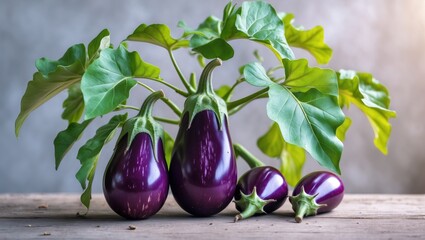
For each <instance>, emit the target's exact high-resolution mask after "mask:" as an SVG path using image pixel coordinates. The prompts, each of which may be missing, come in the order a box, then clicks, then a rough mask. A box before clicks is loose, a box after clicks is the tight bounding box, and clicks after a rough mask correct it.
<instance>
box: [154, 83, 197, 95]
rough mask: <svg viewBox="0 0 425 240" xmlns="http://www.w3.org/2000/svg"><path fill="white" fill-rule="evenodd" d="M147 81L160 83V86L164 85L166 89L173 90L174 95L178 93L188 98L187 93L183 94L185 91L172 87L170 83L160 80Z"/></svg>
mask: <svg viewBox="0 0 425 240" xmlns="http://www.w3.org/2000/svg"><path fill="white" fill-rule="evenodd" d="M149 80H152V81H155V82H158V83H161V84H163V85H165V86H167V87H169V88H171V89H173V90H174V91H175V92H176V93H178V94H180V95H182V96H183V97H188V96H189V93H187V92H185V91H183V90H181V89H180V88H178V87H176V86H174V85H173V84H170V83H168V82H165V81H162V80H159V79H149Z"/></svg>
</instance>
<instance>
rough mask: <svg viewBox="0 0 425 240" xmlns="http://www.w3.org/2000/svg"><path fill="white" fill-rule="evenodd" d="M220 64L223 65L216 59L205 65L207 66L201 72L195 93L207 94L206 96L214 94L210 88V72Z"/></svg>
mask: <svg viewBox="0 0 425 240" xmlns="http://www.w3.org/2000/svg"><path fill="white" fill-rule="evenodd" d="M221 64H223V61H221V59H219V58H216V59H214V60H212V61H211V62H209V63H208V64H207V66H205V68H204V70H203V71H202V74H201V77H200V78H199V79H200V80H199V83H198V90H197V92H196V93H198V94H201V93H208V94H215V93H214V89H213V86H212V80H211V77H212V72H213V71H212V70H213V69H214V68H216V67H218V66H221Z"/></svg>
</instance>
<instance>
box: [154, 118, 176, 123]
mask: <svg viewBox="0 0 425 240" xmlns="http://www.w3.org/2000/svg"><path fill="white" fill-rule="evenodd" d="M153 118H154V119H155V120H156V121H158V122H163V123H169V124H173V125H179V124H180V120H173V119H168V118H162V117H153Z"/></svg>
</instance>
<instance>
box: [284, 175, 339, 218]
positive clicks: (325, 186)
mask: <svg viewBox="0 0 425 240" xmlns="http://www.w3.org/2000/svg"><path fill="white" fill-rule="evenodd" d="M302 187H304V191H305V192H306V193H307V194H309V195H316V194H317V197H315V198H314V199H315V201H316V203H317V204H326V206H321V207H320V208H319V209H318V210H317V213H324V212H329V211H331V210H332V209H334V208H336V207H337V206H338V205H339V204H340V203H341V201H342V199H343V197H344V184H343V182H342V180H341V179H340V178H339V177H338V176H337V175H335V174H333V173H331V172H326V171H317V172H312V173H310V174H308V175H306V176H304V177H303V178H302V179H301V180H300V181H299V182H298V184H297V185H296V186H295V188H294V191H293V193H292V195H293V196H296V195H298V194H299V193H300V192H301V188H302Z"/></svg>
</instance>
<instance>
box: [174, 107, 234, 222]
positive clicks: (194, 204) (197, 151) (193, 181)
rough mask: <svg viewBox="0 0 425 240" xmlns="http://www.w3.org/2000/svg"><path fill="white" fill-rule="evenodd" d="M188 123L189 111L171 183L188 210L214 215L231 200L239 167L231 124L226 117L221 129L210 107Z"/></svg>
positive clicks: (178, 139)
mask: <svg viewBox="0 0 425 240" xmlns="http://www.w3.org/2000/svg"><path fill="white" fill-rule="evenodd" d="M188 122H189V117H188V114H187V113H186V114H185V115H184V117H183V119H182V121H181V125H180V129H179V132H178V134H177V137H176V141H175V145H174V149H173V154H172V158H171V164H170V171H169V179H170V186H171V190H172V192H173V195H174V198H175V199H176V202H177V203H178V204H179V205H180V206H181V207H182V208H183V209H184V210H185V211H186V212H188V213H190V214H192V215H194V216H199V217H205V216H211V215H214V214H217V213H219V212H220V211H221V210H223V209H224V208H225V207H226V206H227V205H228V204H229V203H230V201H231V200H232V198H233V195H234V192H235V188H236V181H237V169H236V161H235V156H234V153H233V147H232V141H231V138H230V134H229V129H228V123H227V119H224V121H223V122H222V128H221V129H220V127H219V122H218V119H217V117H216V114H215V113H214V112H213V111H211V110H203V111H201V112H198V113H197V114H196V115H195V116H194V119H193V121H192V123H191V126H190V127H189V126H188V124H189V123H188ZM188 127H189V128H188Z"/></svg>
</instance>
